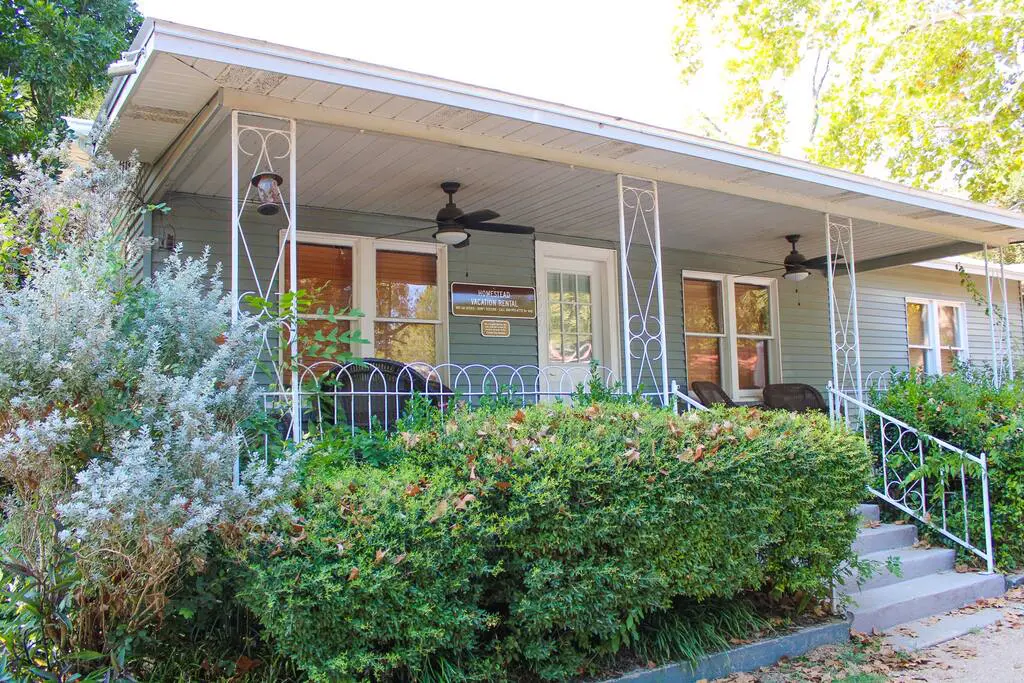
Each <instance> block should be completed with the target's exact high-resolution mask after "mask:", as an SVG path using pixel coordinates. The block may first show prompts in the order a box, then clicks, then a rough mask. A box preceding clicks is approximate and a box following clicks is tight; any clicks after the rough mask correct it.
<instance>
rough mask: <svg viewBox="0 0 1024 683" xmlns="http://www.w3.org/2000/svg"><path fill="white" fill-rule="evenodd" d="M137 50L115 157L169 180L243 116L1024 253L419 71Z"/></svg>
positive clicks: (173, 43) (797, 171)
mask: <svg viewBox="0 0 1024 683" xmlns="http://www.w3.org/2000/svg"><path fill="white" fill-rule="evenodd" d="M132 49H133V50H140V53H139V57H138V62H137V64H138V68H137V71H136V73H135V74H133V75H130V76H127V77H122V78H119V79H117V80H116V81H115V83H114V84H113V86H112V88H111V90H110V92H109V94H108V97H107V99H106V101H105V103H104V106H103V109H102V114H101V119H102V120H103V122H104V123H107V124H113V125H112V126H111V128H110V133H109V144H110V147H111V149H112V150H113V151H114V152H115V154H119V155H125V154H127V153H129V152H130V151H132V150H138V153H139V155H140V158H141V159H142V160H143V161H144V162H149V163H151V164H154V165H155V167H156V168H157V169H159V168H160V167H161V166H164V167H169V166H172V165H174V166H179V167H180V165H181V157H180V156H179V153H180V154H184V153H185V151H186V149H185V148H188V147H189V145H191V144H193V143H194V142H195V140H196V137H197V136H198V135H199V133H201V132H202V131H204V130H205V131H206V134H211V133H210V132H211V131H213V130H215V129H216V127H217V125H218V124H219V123H222V121H223V117H224V116H226V112H227V111H229V110H231V109H242V110H249V111H259V112H264V113H268V114H276V115H281V116H288V117H292V118H296V119H299V120H302V121H307V122H311V123H314V124H323V125H331V126H342V127H346V128H351V129H354V130H359V131H367V132H373V133H377V134H381V135H388V136H398V137H402V138H409V139H414V140H418V141H423V142H426V143H440V144H444V145H455V146H458V147H461V148H466V149H471V150H483V151H488V152H493V153H496V154H501V155H511V156H514V157H520V158H524V159H533V160H541V161H545V162H549V163H554V164H560V165H563V166H566V167H570V168H580V169H589V170H592V171H596V172H601V173H606V174H618V173H622V174H627V175H633V176H639V177H646V178H651V179H653V180H658V181H660V182H663V183H672V184H675V185H679V186H683V187H687V188H697V189H700V190H706V191H712V192H715V193H721V194H722V195H731V196H735V197H742V198H746V199H751V200H757V201H761V202H768V203H771V204H774V205H780V206H786V207H796V208H799V209H806V210H808V211H815V212H820V213H833V214H838V215H841V216H844V217H850V218H853V219H855V220H856V221H860V222H864V223H871V224H875V225H879V226H894V227H899V228H907V229H910V230H915V231H921V232H925V233H930V234H932V235H935V236H941V238H942V239H941V240H937V242H936V244H935V248H938V247H941V246H942V245H946V248H951V247H952V245H954V244H955V243H957V242H962V243H970V244H983V243H987V244H991V245H1006V244H1010V243H1013V242H1017V241H1021V240H1024V232H1020V230H1021V229H1024V215H1022V214H1020V213H1015V212H1011V211H1007V210H1004V209H1000V208H996V207H991V206H987V205H984V204H979V203H974V202H969V201H964V200H960V199H956V198H952V197H947V196H943V195H940V194H936V193H932V192H925V191H921V190H916V189H913V188H909V187H905V186H902V185H899V184H895V183H891V182H884V181H879V180H875V179H871V178H867V177H864V176H860V175H856V174H852V173H846V172H843V171H838V170H834V169H828V168H824V167H821V166H817V165H814V164H810V163H806V162H803V161H798V160H793V159H788V158H785V157H781V156H778V155H773V154H768V153H764V152H760V151H757V150H753V149H748V148H745V147H739V146H736V145H730V144H726V143H721V142H717V141H713V140H708V139H706V138H701V137H697V136H693V135H688V134H685V133H681V132H677V131H672V130H667V129H664V128H658V127H655V126H649V125H645V124H641V123H636V122H632V121H626V120H622V119H618V118H615V117H610V116H605V115H602V114H596V113H593V112H588V111H583V110H579V109H574V108H571V107H566V106H563V105H559V104H554V103H551V102H544V101H539V100H534V99H529V98H525V97H521V96H517V95H512V94H509V93H504V92H499V91H495V90H489V89H486V88H481V87H477V86H473V85H468V84H464V83H458V82H453V81H448V80H444V79H439V78H435V77H431V76H426V75H422V74H417V73H412V72H408V71H401V70H397V69H391V68H387V67H382V66H377V65H373V64H367V63H363V62H358V61H354V60H350V59H344V58H340V57H333V56H330V55H324V54H320V53H314V52H310V51H306V50H301V49H298V48H292V47H286V46H282V45H276V44H272V43H267V42H263V41H257V40H251V39H246V38H241V37H238V36H232V35H228V34H223V33H217V32H213V31H207V30H204V29H199V28H194V27H190V26H184V25H181V24H175V23H172V22H166V21H163V20H154V19H147V20H146V22H145V23H144V25H143V27H142V29H141V30H140V32H139V34H138V36H137V38H136V40H135V43H134V44H133V46H132ZM163 172H164V174H165V177H166V176H167V175H169V174H170V173H171V171H170V170H169V169H168V168H164V169H163ZM158 185H159V183H156V184H154V188H157V186H158ZM957 248H960V247H957ZM936 255H937V254H936ZM921 258H928V256H925V257H921ZM921 258H918V259H916V260H921ZM904 262H906V261H904ZM889 265H895V264H889Z"/></svg>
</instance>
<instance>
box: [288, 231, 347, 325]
mask: <svg viewBox="0 0 1024 683" xmlns="http://www.w3.org/2000/svg"><path fill="white" fill-rule="evenodd" d="M295 250H296V253H297V254H298V269H297V270H298V273H299V281H298V286H297V287H296V288H297V289H302V290H305V291H307V292H308V293H309V294H310V296H311V297H312V299H313V304H312V306H311V307H310V312H313V311H315V310H316V309H317V308H324V309H328V308H330V307H331V306H333V307H334V309H335V310H336V311H337V310H339V309H342V308H351V307H352V247H341V246H333V245H326V244H302V243H301V242H300V243H299V244H297V245H296V247H295ZM290 275H291V251H290V250H289V249H285V258H284V279H285V289H286V290H287V289H290V288H291V280H290V279H289V278H290Z"/></svg>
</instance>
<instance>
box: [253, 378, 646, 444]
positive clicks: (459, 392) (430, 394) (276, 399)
mask: <svg viewBox="0 0 1024 683" xmlns="http://www.w3.org/2000/svg"><path fill="white" fill-rule="evenodd" d="M377 363H378V362H377V361H374V360H373V359H368V363H367V364H365V365H364V364H358V363H336V362H329V361H320V362H315V363H312V364H310V365H302V366H299V367H298V368H297V369H296V370H295V375H296V376H297V378H298V382H297V394H298V400H299V405H300V410H299V412H298V414H299V415H300V416H301V419H302V424H301V425H299V428H300V430H301V432H305V431H307V430H314V431H318V432H320V433H322V432H323V429H324V428H325V426H337V425H346V424H347V426H348V427H349V428H350V430H352V431H355V430H356V429H357V428H359V427H362V428H368V427H370V426H371V424H372V425H373V426H374V427H376V428H380V429H384V430H388V429H391V428H393V427H394V425H395V423H396V422H397V421H398V420H399V419H400V418H401V417H402V416H403V414H404V412H405V409H406V406H407V404H408V403H409V402H410V401H411V400H413V398H414V397H420V398H421V399H423V400H427V401H429V402H431V403H433V404H434V405H435V406H436V407H437V408H439V409H440V411H441V414H442V415H444V414H445V413H446V412H447V411H448V410H450V409H451V407H453V406H454V404H455V403H456V402H458V403H464V404H469V405H474V406H476V405H480V404H481V403H483V402H485V401H488V400H504V401H509V402H511V403H512V404H514V405H530V404H534V403H539V402H542V401H546V400H557V399H561V400H566V399H570V398H572V396H573V395H574V394H576V393H577V392H578V391H580V390H581V388H582V389H583V390H594V389H598V388H600V389H601V390H603V391H607V392H611V393H613V394H618V393H622V389H621V385H620V384H619V383H618V378H617V376H616V375H615V373H614V372H613V371H612V370H610V369H608V368H605V367H601V366H595V367H594V368H593V370H591V368H588V367H584V366H549V367H542V366H537V365H522V366H513V365H483V364H470V365H456V364H454V363H444V364H440V365H430V364H428V363H411V364H407V365H402V364H390V363H387V364H377ZM592 372H593V374H592ZM595 381H596V382H597V383H598V385H599V387H595V386H593V383H594V382H595ZM295 393H296V388H295V387H287V388H283V389H276V390H268V391H265V392H263V394H262V399H263V409H264V412H266V413H267V414H269V415H279V416H280V417H281V419H282V423H283V425H284V429H285V431H287V432H288V433H292V426H291V423H290V417H289V415H290V414H291V413H290V412H289V411H290V405H291V401H292V400H294V398H293V397H294V395H295ZM645 396H647V395H646V394H645ZM650 397H651V398H655V399H657V398H658V396H657V395H656V394H651V396H650ZM301 432H300V436H301Z"/></svg>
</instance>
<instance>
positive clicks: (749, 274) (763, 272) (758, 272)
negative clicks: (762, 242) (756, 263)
mask: <svg viewBox="0 0 1024 683" xmlns="http://www.w3.org/2000/svg"><path fill="white" fill-rule="evenodd" d="M761 263H764V261H761ZM777 270H785V268H783V267H782V266H779V267H778V268H769V269H768V270H759V271H757V272H756V273H747V274H746V275H745V276H744V277H749V276H751V275H766V274H768V273H774V272H775V271H777Z"/></svg>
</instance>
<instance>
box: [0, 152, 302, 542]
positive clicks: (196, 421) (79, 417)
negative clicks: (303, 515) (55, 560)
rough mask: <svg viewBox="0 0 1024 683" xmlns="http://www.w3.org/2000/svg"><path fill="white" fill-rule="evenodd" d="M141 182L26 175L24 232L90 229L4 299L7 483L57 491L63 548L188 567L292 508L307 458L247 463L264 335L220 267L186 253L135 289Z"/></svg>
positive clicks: (0, 313) (108, 173) (1, 337)
mask: <svg viewBox="0 0 1024 683" xmlns="http://www.w3.org/2000/svg"><path fill="white" fill-rule="evenodd" d="M108 161H109V159H108ZM129 182H130V175H129V174H128V172H127V171H126V170H125V169H122V168H121V167H120V166H118V165H117V164H114V163H107V162H104V161H103V160H102V159H101V160H100V162H98V165H97V167H95V168H94V169H92V170H91V171H87V172H79V173H73V174H72V175H71V176H70V177H68V178H64V179H63V180H54V179H51V178H50V177H49V176H48V175H46V174H45V173H43V172H42V171H41V170H39V169H38V168H37V167H35V166H32V165H27V166H25V167H24V169H23V175H22V178H21V180H20V181H19V184H18V186H17V188H16V189H17V193H18V196H19V199H20V200H21V205H20V207H19V209H18V212H19V220H22V221H25V222H29V221H38V220H42V221H43V224H42V225H44V226H45V225H47V222H48V221H49V222H52V221H61V220H64V219H65V218H67V217H68V216H72V220H73V222H74V223H75V225H76V226H77V227H76V230H75V232H74V235H73V236H74V238H75V239H73V240H71V241H70V242H69V243H68V244H67V245H66V246H65V247H62V248H60V249H58V250H55V251H50V250H40V251H39V253H38V254H36V255H33V257H32V261H31V269H30V272H29V274H28V277H27V278H26V279H25V280H24V282H23V283H22V284H21V286H20V287H19V288H18V289H16V290H14V291H4V290H0V484H3V483H4V480H6V482H8V483H13V484H14V485H15V487H14V488H15V490H17V488H18V485H20V484H27V483H28V482H35V484H33V485H38V482H39V480H40V478H42V479H45V480H49V481H51V483H52V486H51V490H52V491H54V494H53V495H52V496H50V497H49V498H48V501H49V503H51V504H53V505H54V506H55V508H56V511H57V513H58V515H59V519H60V525H61V526H62V531H61V534H62V537H63V538H64V539H65V540H68V541H73V542H74V543H75V544H77V545H78V546H79V547H81V548H83V549H84V550H89V549H90V548H91V549H97V548H114V549H116V551H117V552H118V553H125V552H130V549H131V548H132V547H133V544H134V545H135V546H140V545H145V544H147V543H149V544H151V543H154V542H160V543H162V544H164V545H165V546H166V545H167V544H168V543H170V544H173V546H174V547H175V548H177V549H178V551H179V552H180V553H181V554H182V556H183V557H184V556H187V555H188V554H189V552H190V551H191V550H192V548H193V547H200V546H201V545H202V540H203V537H204V535H205V534H206V533H207V532H208V531H209V530H210V529H212V528H215V527H220V526H221V525H229V526H232V527H241V528H253V527H254V526H258V525H262V524H265V523H267V522H269V521H270V520H271V519H272V518H273V517H274V516H275V515H278V514H281V513H286V512H288V510H289V508H288V501H289V500H290V499H291V497H292V494H293V487H294V480H295V477H294V476H293V475H294V471H295V467H296V463H297V460H298V457H299V455H298V454H292V455H290V456H288V457H286V458H284V459H283V460H280V461H278V462H276V463H274V464H273V465H267V464H266V463H264V462H263V459H262V457H257V456H254V455H252V454H248V453H246V452H245V448H244V444H243V441H242V439H241V438H240V436H239V427H240V424H241V423H242V422H243V421H244V420H245V419H246V418H248V417H249V416H251V415H253V414H254V412H255V411H256V410H257V409H258V406H259V401H258V398H257V393H256V392H257V391H258V387H257V386H256V385H255V382H254V380H253V362H254V359H255V357H256V353H257V351H258V348H259V343H260V339H261V337H262V335H263V333H264V330H263V329H262V328H261V326H260V324H259V323H257V322H256V321H255V320H253V319H251V318H247V317H245V316H242V318H241V320H239V321H238V322H237V323H235V324H232V323H231V322H230V301H229V297H228V296H227V295H225V293H224V292H223V286H222V284H221V282H220V278H219V271H218V270H217V269H214V270H213V271H212V272H211V269H210V267H209V264H208V258H207V256H206V255H205V254H204V256H203V257H202V258H199V259H184V258H182V257H181V254H180V253H174V254H172V255H171V256H170V257H169V259H168V260H167V262H166V264H165V266H164V268H163V269H162V270H161V271H160V272H159V273H157V274H156V276H155V278H154V279H153V281H152V282H148V283H143V284H141V285H137V284H133V283H132V282H130V279H129V275H128V273H127V270H126V269H124V268H123V267H121V266H122V265H123V263H124V261H123V245H122V241H121V240H120V238H119V237H118V235H119V232H118V230H117V229H116V225H115V224H116V218H117V216H118V215H120V214H119V213H118V211H117V210H116V208H115V207H118V206H123V204H122V202H123V201H124V198H125V197H126V196H127V195H126V192H127V189H128V187H129V185H128V183H129ZM44 229H45V228H44ZM248 460H252V461H253V463H254V464H251V465H249V466H248V467H245V468H244V471H243V473H242V476H241V478H240V481H239V482H238V483H235V476H234V472H235V467H236V463H238V462H243V463H244V462H246V461H248ZM30 498H32V497H31V496H23V497H22V500H21V502H20V503H18V502H17V501H15V500H13V499H12V500H9V501H8V502H7V503H6V505H7V506H8V513H9V514H10V513H11V512H13V509H12V506H13V505H16V504H22V505H26V504H33V503H31V501H30ZM35 500H38V498H36V499H35ZM111 554H112V553H111Z"/></svg>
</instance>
